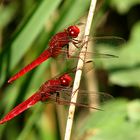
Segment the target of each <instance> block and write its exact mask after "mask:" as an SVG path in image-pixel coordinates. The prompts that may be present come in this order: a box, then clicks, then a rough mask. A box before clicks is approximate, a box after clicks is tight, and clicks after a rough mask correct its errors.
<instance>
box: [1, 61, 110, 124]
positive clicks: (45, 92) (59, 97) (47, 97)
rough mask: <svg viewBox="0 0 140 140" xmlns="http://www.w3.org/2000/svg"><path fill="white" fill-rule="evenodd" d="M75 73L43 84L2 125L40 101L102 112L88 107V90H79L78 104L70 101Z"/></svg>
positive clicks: (104, 99)
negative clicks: (73, 105)
mask: <svg viewBox="0 0 140 140" xmlns="http://www.w3.org/2000/svg"><path fill="white" fill-rule="evenodd" d="M88 64H91V61H87V62H86V67H87V65H88ZM91 69H92V67H90V66H89V68H87V69H86V72H87V71H89V70H91ZM75 72H76V68H73V69H71V70H70V71H69V72H66V73H64V74H61V75H59V76H56V77H55V78H52V79H50V80H48V81H47V82H45V83H44V84H42V85H41V87H40V88H39V90H38V91H37V92H35V93H34V94H33V95H32V96H31V97H29V98H28V99H27V100H25V101H23V102H22V103H21V104H19V105H17V106H16V107H15V108H14V109H13V110H11V111H10V112H9V113H8V114H7V115H6V116H5V117H4V118H3V119H1V120H0V124H3V123H5V122H7V121H9V120H11V119H13V118H14V117H16V116H17V115H19V114H20V113H22V112H23V111H25V110H27V109H28V108H30V107H32V106H33V105H35V104H36V103H38V102H40V101H41V102H45V101H53V102H57V103H58V104H63V105H70V104H75V105H76V106H80V107H86V108H91V109H96V110H101V109H100V108H98V107H95V106H89V105H88V94H87V92H88V91H86V90H79V97H78V102H76V103H73V102H71V101H70V99H71V98H72V97H73V96H72V94H74V93H72V88H71V85H72V82H73V77H72V75H74V74H75ZM89 94H91V96H90V97H92V98H94V97H95V96H97V94H98V93H95V92H89ZM99 95H100V97H101V98H100V99H101V100H102V101H106V100H107V99H110V98H112V96H111V95H109V94H106V93H99Z"/></svg>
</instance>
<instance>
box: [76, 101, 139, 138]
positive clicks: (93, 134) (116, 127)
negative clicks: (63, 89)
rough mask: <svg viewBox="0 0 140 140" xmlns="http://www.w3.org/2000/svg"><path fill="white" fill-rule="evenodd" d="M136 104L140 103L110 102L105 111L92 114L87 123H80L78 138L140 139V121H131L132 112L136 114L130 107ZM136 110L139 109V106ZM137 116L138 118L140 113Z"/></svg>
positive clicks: (87, 118)
mask: <svg viewBox="0 0 140 140" xmlns="http://www.w3.org/2000/svg"><path fill="white" fill-rule="evenodd" d="M136 103H137V104H138V103H140V101H138V100H137V101H133V102H130V103H129V102H128V101H125V100H116V101H113V102H108V103H107V104H106V105H105V108H106V109H105V111H102V112H100V111H97V112H94V113H91V114H89V115H88V117H86V120H85V121H80V122H79V129H78V128H77V130H78V132H76V136H77V137H78V138H83V139H84V140H92V139H94V140H112V139H113V140H123V139H127V140H132V139H135V140H136V139H139V129H140V125H139V124H140V120H137V122H135V121H131V120H130V119H131V118H130V112H131V113H134V112H133V111H132V110H131V111H130V110H129V111H128V107H129V106H130V105H132V104H136ZM136 108H137V109H138V106H137V107H136ZM136 108H135V110H136ZM133 109H134V108H133ZM135 115H137V117H138V116H139V113H136V114H135ZM131 117H132V116H131ZM81 128H82V129H81Z"/></svg>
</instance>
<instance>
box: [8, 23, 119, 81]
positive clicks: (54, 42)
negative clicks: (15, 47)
mask: <svg viewBox="0 0 140 140" xmlns="http://www.w3.org/2000/svg"><path fill="white" fill-rule="evenodd" d="M79 33H80V29H79V28H78V27H77V26H75V25H73V26H69V27H68V28H67V29H64V31H63V32H59V33H57V34H56V35H54V36H53V37H52V38H51V40H50V42H49V48H48V49H46V50H45V51H44V52H42V53H41V54H40V55H39V56H38V57H37V58H36V59H35V60H34V61H33V62H31V63H30V64H28V65H27V66H25V67H24V68H22V69H21V70H20V71H19V72H18V73H16V74H15V75H14V76H12V77H11V78H10V79H9V80H8V83H11V82H13V81H14V80H16V79H18V78H19V77H21V76H23V75H24V74H26V73H27V72H29V71H31V70H32V69H34V68H35V67H37V66H38V65H40V64H41V63H42V62H44V61H45V60H47V59H49V58H50V57H53V58H55V57H57V56H58V55H59V54H61V53H62V52H65V53H66V54H67V56H68V57H69V56H70V55H69V43H70V42H71V43H72V44H74V46H75V47H76V48H81V47H80V46H82V41H81V40H78V39H76V38H77V37H78V35H79ZM90 39H91V38H90ZM100 39H101V40H102V41H104V40H106V39H107V40H108V41H109V40H111V41H112V37H111V38H110V37H109V38H108V37H99V38H98V37H95V38H94V40H96V41H101V40H100ZM91 40H93V39H91ZM114 40H115V42H116V41H117V42H122V39H121V38H119V37H115V38H114V37H113V41H114ZM102 41H101V42H102ZM64 46H66V47H67V51H62V48H63V47H64ZM88 54H89V53H88ZM94 56H95V57H98V56H101V57H116V56H114V55H110V54H99V55H98V54H94Z"/></svg>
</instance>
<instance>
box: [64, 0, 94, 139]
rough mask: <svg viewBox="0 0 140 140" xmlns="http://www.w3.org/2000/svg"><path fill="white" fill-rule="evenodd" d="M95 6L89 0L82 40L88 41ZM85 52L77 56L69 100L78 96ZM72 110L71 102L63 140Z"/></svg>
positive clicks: (73, 110)
mask: <svg viewBox="0 0 140 140" xmlns="http://www.w3.org/2000/svg"><path fill="white" fill-rule="evenodd" d="M95 6H96V0H92V1H91V5H90V9H89V14H88V18H87V22H86V27H85V33H84V41H85V42H87V41H88V35H89V33H90V28H91V23H92V18H93V15H94V11H95ZM86 51H87V43H85V45H84V46H83V48H82V52H85V54H86ZM85 54H83V53H82V54H80V56H79V58H80V59H79V61H78V65H77V71H76V74H75V80H74V85H73V90H72V93H74V95H73V94H72V95H73V96H72V97H73V98H72V99H71V102H76V100H77V96H78V88H79V85H80V80H81V75H82V68H83V66H84V61H83V60H85ZM74 112H75V105H74V104H71V105H70V108H69V113H68V119H67V125H66V132H65V138H64V139H65V140H70V136H71V131H72V124H73V118H74Z"/></svg>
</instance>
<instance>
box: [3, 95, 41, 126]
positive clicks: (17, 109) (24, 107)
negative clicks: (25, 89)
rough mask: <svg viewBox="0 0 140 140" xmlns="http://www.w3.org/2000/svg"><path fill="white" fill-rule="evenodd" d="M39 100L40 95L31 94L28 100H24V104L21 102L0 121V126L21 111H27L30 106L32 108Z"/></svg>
mask: <svg viewBox="0 0 140 140" xmlns="http://www.w3.org/2000/svg"><path fill="white" fill-rule="evenodd" d="M40 100H41V95H40V94H38V93H35V94H33V95H32V96H31V97H30V98H28V99H27V100H25V101H24V102H22V103H21V104H19V105H18V106H16V107H15V108H14V109H13V110H11V111H10V112H9V113H8V114H7V115H6V116H5V117H4V118H3V119H1V120H0V124H3V123H5V122H7V121H9V120H11V119H13V118H14V117H16V116H17V115H19V114H20V113H22V112H23V111H25V110H27V109H28V108H30V107H31V106H33V105H34V104H36V103H37V102H38V101H40Z"/></svg>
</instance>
